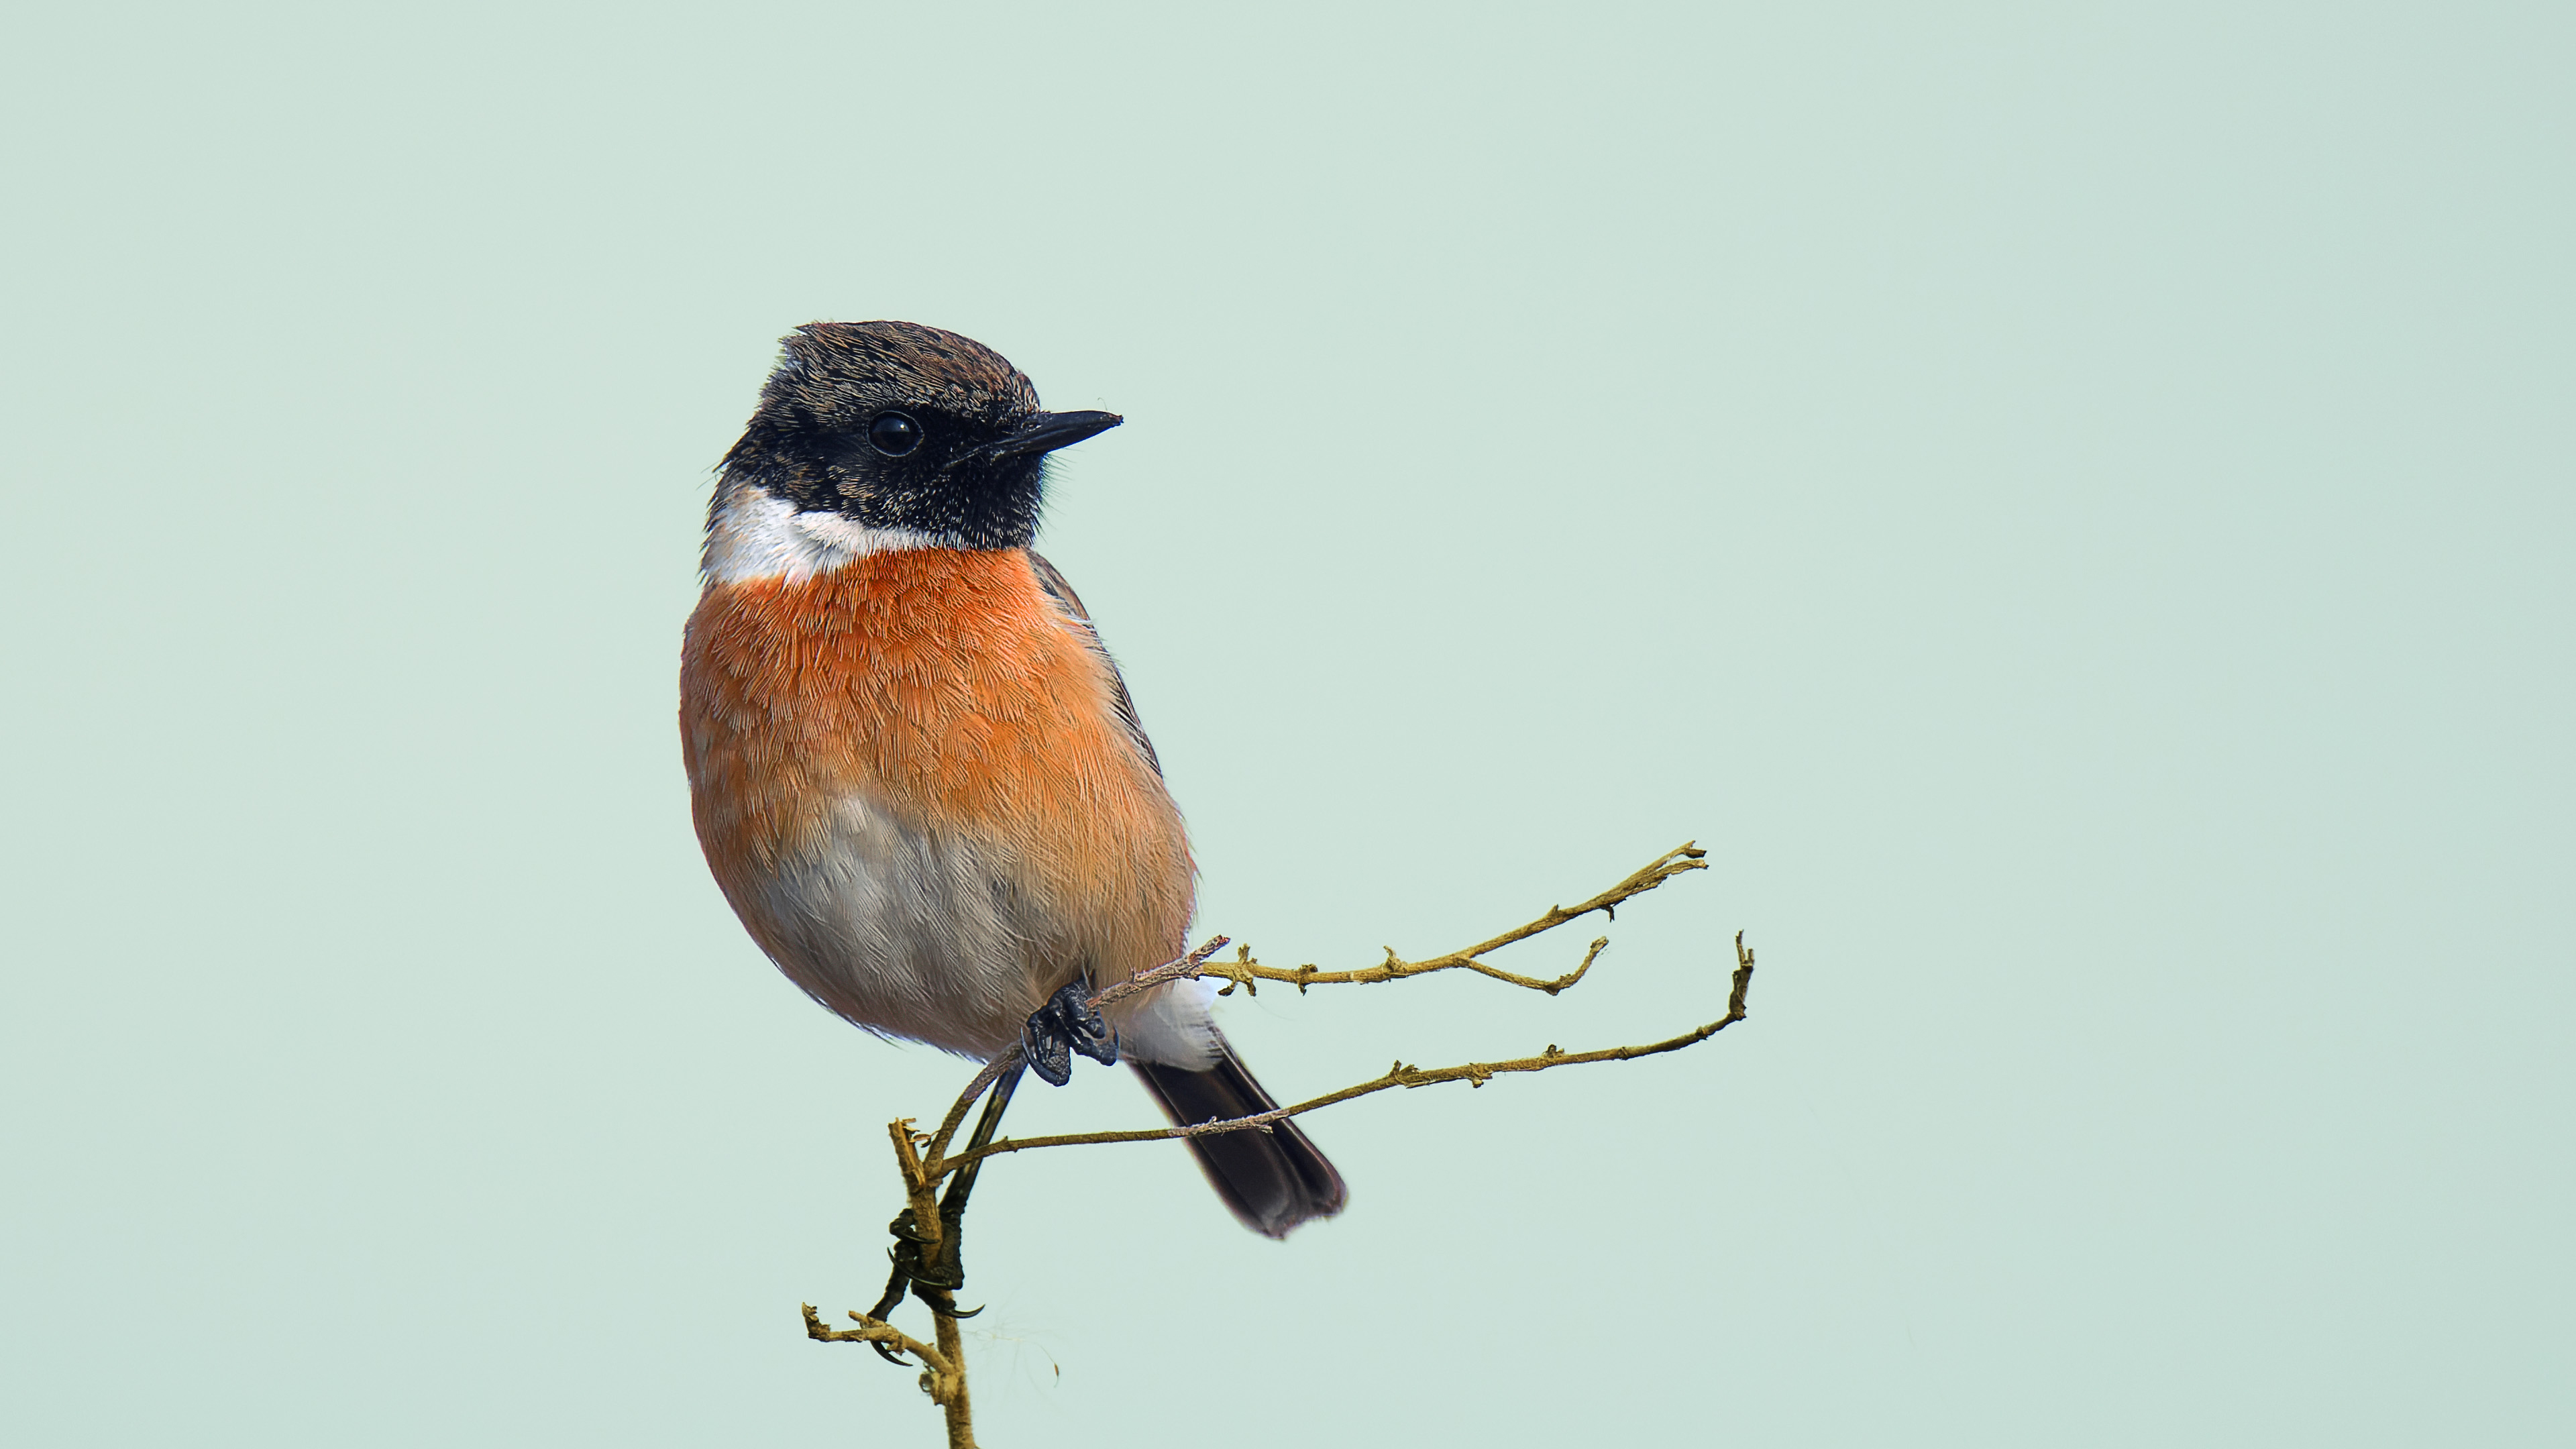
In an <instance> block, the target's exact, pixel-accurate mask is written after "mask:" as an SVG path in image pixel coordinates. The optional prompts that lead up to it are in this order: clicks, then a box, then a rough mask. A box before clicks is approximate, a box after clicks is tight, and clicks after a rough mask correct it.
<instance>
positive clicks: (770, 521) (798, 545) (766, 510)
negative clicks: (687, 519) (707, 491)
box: [699, 486, 951, 584]
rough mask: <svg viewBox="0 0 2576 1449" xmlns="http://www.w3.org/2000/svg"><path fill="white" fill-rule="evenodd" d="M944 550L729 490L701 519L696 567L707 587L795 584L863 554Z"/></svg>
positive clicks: (906, 535)
mask: <svg viewBox="0 0 2576 1449" xmlns="http://www.w3.org/2000/svg"><path fill="white" fill-rule="evenodd" d="M950 546H951V545H950V544H949V543H948V542H947V540H945V539H942V538H939V537H937V536H936V535H933V534H927V533H916V532H914V531H913V530H911V529H908V528H868V527H865V526H864V525H861V524H858V523H853V522H852V521H850V520H849V519H847V518H844V517H842V516H841V515H839V514H837V513H799V512H797V511H796V505H795V504H793V503H790V502H788V501H787V500H786V499H784V498H780V497H778V496H776V495H775V494H772V493H771V492H769V491H768V490H767V489H765V488H757V487H750V486H735V487H729V488H721V491H719V492H718V493H717V495H716V503H715V507H714V508H713V509H712V510H711V511H709V513H708V514H707V546H706V552H705V553H704V554H703V555H701V556H700V559H699V568H700V569H701V570H703V571H704V572H705V574H706V576H707V580H708V582H710V583H719V584H738V583H745V582H748V581H750V580H753V579H775V578H784V579H786V580H787V581H788V582H789V583H795V582H798V581H799V580H803V579H810V578H812V577H814V576H815V575H816V574H823V573H829V572H831V571H832V570H834V569H836V568H839V567H840V566H841V565H843V564H845V563H848V562H849V561H850V560H852V559H854V558H859V557H862V556H864V555H867V554H872V553H890V552H892V551H894V550H896V549H905V548H946V547H950Z"/></svg>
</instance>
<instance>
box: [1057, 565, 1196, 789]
mask: <svg viewBox="0 0 2576 1449" xmlns="http://www.w3.org/2000/svg"><path fill="white" fill-rule="evenodd" d="M1029 567H1030V568H1032V569H1034V570H1035V571H1036V572H1037V576H1038V585H1039V587H1041V588H1043V589H1045V590H1046V592H1047V597H1048V598H1050V599H1052V600H1054V601H1055V606H1056V609H1057V611H1058V612H1059V613H1061V614H1062V615H1063V616H1064V621H1065V627H1066V628H1069V629H1071V630H1072V631H1073V632H1074V634H1075V636H1076V637H1078V638H1079V639H1081V640H1082V642H1083V646H1084V647H1085V648H1087V649H1089V650H1090V651H1091V652H1092V653H1094V654H1096V655H1098V656H1099V657H1100V662H1101V663H1102V664H1105V665H1107V666H1108V667H1109V683H1110V687H1111V688H1113V689H1115V690H1116V691H1117V695H1118V697H1117V700H1116V704H1117V708H1118V722H1119V723H1120V724H1123V725H1125V726H1126V727H1127V737H1128V738H1129V739H1131V740H1134V741H1135V742H1136V752H1137V753H1138V754H1141V755H1143V756H1144V757H1145V763H1146V764H1147V765H1149V766H1151V767H1152V768H1153V771H1154V773H1155V774H1156V775H1160V774H1162V773H1163V762H1162V761H1161V760H1159V759H1157V758H1155V755H1154V742H1153V741H1152V740H1150V739H1147V738H1146V737H1145V722H1144V721H1143V720H1140V719H1138V718H1137V717H1136V701H1135V700H1134V699H1133V698H1131V697H1130V696H1129V695H1128V693H1127V677H1126V676H1125V675H1123V674H1120V673H1119V672H1118V661H1117V660H1115V659H1112V658H1110V657H1109V646H1107V645H1105V644H1103V643H1101V642H1100V631H1099V630H1098V629H1096V628H1094V627H1093V626H1092V623H1091V613H1090V611H1089V610H1087V609H1085V608H1083V607H1082V596H1081V595H1080V594H1077V593H1075V592H1074V591H1073V585H1072V584H1071V583H1070V582H1068V581H1067V580H1066V578H1065V576H1064V574H1063V573H1062V572H1061V571H1059V570H1058V569H1057V568H1056V566H1055V565H1054V564H1051V563H1048V562H1047V561H1046V557H1045V555H1043V554H1041V553H1039V552H1038V551H1037V550H1035V549H1031V550H1029Z"/></svg>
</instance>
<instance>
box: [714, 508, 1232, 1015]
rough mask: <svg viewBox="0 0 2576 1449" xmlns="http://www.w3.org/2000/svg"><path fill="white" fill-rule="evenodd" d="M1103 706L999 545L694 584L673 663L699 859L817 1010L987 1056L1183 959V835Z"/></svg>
mask: <svg viewBox="0 0 2576 1449" xmlns="http://www.w3.org/2000/svg"><path fill="white" fill-rule="evenodd" d="M1111 689H1112V686H1111V684H1110V679H1109V675H1108V670H1107V666H1106V665H1105V664H1104V663H1102V662H1101V661H1100V660H1099V659H1098V657H1097V656H1096V655H1094V654H1092V653H1091V651H1090V650H1089V649H1088V648H1087V647H1086V646H1085V645H1084V644H1083V643H1082V642H1081V640H1079V639H1078V638H1077V637H1076V636H1075V635H1074V634H1073V633H1072V632H1071V631H1070V630H1069V629H1068V628H1067V627H1066V626H1065V625H1064V623H1063V622H1062V620H1061V616H1060V615H1058V614H1057V613H1056V612H1055V611H1054V607H1053V605H1052V604H1050V603H1049V602H1048V601H1047V599H1046V597H1045V595H1044V593H1043V591H1042V590H1041V589H1040V588H1039V586H1038V584H1037V581H1036V579H1035V576H1034V575H1033V574H1032V573H1031V572H1030V568H1029V564H1028V560H1027V556H1026V555H1025V554H1022V553H1019V552H1017V551H1011V550H992V551H966V550H951V549H916V550H905V551H901V552H894V553H887V554H880V555H872V556H869V557H864V558H860V559H857V560H854V561H852V562H851V563H849V564H848V565H845V566H844V567H842V568H841V569H838V570H835V571H833V572H831V573H829V574H824V575H818V576H816V577H814V578H811V579H806V580H799V581H792V582H791V581H786V580H779V579H768V580H754V581H749V582H742V583H725V584H718V585H715V586H713V587H710V588H709V589H708V590H707V593H706V595H705V597H704V598H702V599H701V600H700V603H699V606H698V609H697V612H696V613H695V614H694V615H693V616H692V617H691V619H690V623H689V633H688V642H687V646H686V649H685V652H684V656H683V663H682V670H681V731H682V736H683V743H684V746H685V752H686V756H687V763H688V767H689V779H690V785H691V790H692V797H693V804H694V807H695V815H696V819H697V825H698V835H699V840H700V842H701V844H702V845H703V846H704V847H705V849H706V854H707V860H708V863H709V865H710V866H711V867H713V869H714V873H715V876H716V879H717V881H718V883H719V884H720V885H722V887H723V889H724V891H725V894H726V896H727V897H728V899H730V900H731V902H732V903H733V906H734V908H735V909H736V911H738V912H739V913H740V914H741V916H742V918H743V921H744V923H745V925H746V926H748V927H749V928H750V929H751V932H752V934H753V936H754V938H755V939H757V940H758V941H759V943H760V945H761V947H762V949H764V950H765V951H767V952H768V953H769V955H770V956H771V958H772V959H774V960H775V961H776V962H777V963H778V965H779V967H780V968H781V969H782V970H784V971H785V972H786V973H787V974H788V976H789V977H790V978H792V979H793V980H795V981H796V983H797V984H798V985H799V986H802V987H803V988H804V989H805V990H806V991H807V992H809V993H810V994H812V995H813V996H814V997H815V998H816V999H817V1000H819V1001H821V1002H822V1003H823V1004H824V1005H826V1006H829V1007H831V1008H832V1009H833V1010H834V1011H836V1012H838V1013H840V1014H841V1015H843V1016H845V1017H847V1018H849V1019H850V1020H852V1021H855V1022H858V1023H859V1024H861V1025H863V1026H866V1027H869V1028H870V1029H872V1030H876V1031H880V1032H885V1033H887V1034H889V1035H895V1036H903V1037H910V1038H913V1039H916V1040H921V1041H927V1042H931V1043H934V1044H936V1045H939V1046H942V1047H947V1048H949V1049H951V1050H954V1051H959V1052H965V1053H968V1054H970V1055H977V1056H984V1055H989V1054H990V1053H992V1052H993V1051H996V1050H998V1049H1000V1048H1001V1047H1002V1046H1004V1045H1006V1044H1007V1043H1008V1042H1009V1041H1010V1040H1012V1039H1013V1037H1014V1036H1015V1035H1016V1033H1017V1031H1018V1029H1019V1026H1020V1023H1021V1022H1022V1021H1024V1020H1025V1019H1026V1018H1027V1016H1028V1013H1029V1012H1030V1011H1032V1010H1034V1009H1036V1007H1037V1006H1038V1005H1039V1004H1041V1003H1042V1002H1043V1001H1044V1000H1045V999H1046V997H1047V996H1048V995H1049V994H1051V993H1052V992H1053V991H1054V990H1055V988H1056V987H1058V986H1061V985H1062V984H1063V983H1064V982H1066V981H1069V980H1071V979H1073V978H1074V977H1076V976H1078V975H1088V976H1090V977H1091V978H1092V979H1093V980H1095V981H1108V980H1115V979H1119V978H1122V977H1124V976H1126V975H1128V974H1130V973H1132V972H1134V971H1137V970H1141V969H1144V968H1146V967H1149V966H1153V965H1156V964H1158V963H1160V962H1162V961H1165V960H1168V959H1170V958H1171V957H1172V956H1175V955H1177V954H1179V952H1180V950H1181V949H1182V945H1183V935H1184V933H1185V931H1186V930H1187V927H1188V923H1189V915H1190V904H1191V902H1190V897H1191V865H1190V857H1189V846H1188V841H1187V838H1186V836H1185V834H1184V833H1183V830H1182V827H1181V822H1180V816H1179V812H1178V810H1177V809H1176V808H1175V807H1174V806H1173V804H1172V802H1171V799H1170V796H1169V795H1168V794H1166V793H1165V791H1164V790H1163V787H1162V781H1161V779H1160V777H1159V776H1157V775H1156V774H1155V773H1154V771H1153V770H1152V768H1151V767H1150V766H1149V765H1147V764H1146V763H1145V761H1144V759H1143V758H1142V756H1141V755H1140V753H1139V752H1138V750H1137V749H1136V747H1135V746H1134V745H1133V744H1132V742H1131V741H1130V740H1129V739H1128V737H1127V735H1126V732H1125V730H1124V727H1123V726H1122V725H1121V724H1120V723H1119V721H1118V719H1117V717H1116V714H1115V710H1114V706H1113V704H1112V693H1111Z"/></svg>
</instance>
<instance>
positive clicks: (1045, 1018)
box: [1020, 981, 1118, 1087]
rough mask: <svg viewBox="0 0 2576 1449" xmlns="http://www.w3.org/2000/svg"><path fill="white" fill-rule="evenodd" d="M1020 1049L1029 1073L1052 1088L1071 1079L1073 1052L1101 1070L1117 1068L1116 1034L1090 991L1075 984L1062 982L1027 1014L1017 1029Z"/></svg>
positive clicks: (1077, 982)
mask: <svg viewBox="0 0 2576 1449" xmlns="http://www.w3.org/2000/svg"><path fill="white" fill-rule="evenodd" d="M1020 1049H1021V1051H1022V1052H1023V1053H1024V1054H1025V1055H1026V1056H1027V1057H1028V1062H1029V1070H1030V1071H1033V1072H1035V1073H1037V1074H1038V1075H1039V1076H1040V1077H1041V1078H1044V1079H1045V1081H1046V1082H1047V1084H1048V1085H1050V1086H1056V1087H1061V1086H1063V1085H1064V1084H1065V1083H1067V1082H1070V1081H1072V1080H1073V1058H1074V1054H1075V1053H1076V1052H1079V1053H1081V1054H1082V1055H1084V1056H1086V1057H1089V1058H1091V1059H1092V1060H1093V1061H1095V1062H1098V1063H1100V1064H1101V1065H1102V1066H1104V1067H1114V1066H1116V1065H1118V1033H1116V1032H1114V1031H1112V1030H1110V1029H1109V1021H1108V1019H1107V1018H1106V1017H1103V1016H1102V1015H1101V1014H1100V1008H1098V1007H1097V1006H1094V1005H1092V1003H1091V992H1090V990H1089V989H1088V988H1087V987H1085V986H1084V985H1083V984H1082V983H1081V982H1079V981H1069V982H1066V983H1065V986H1064V989H1063V990H1061V991H1058V992H1057V993H1056V994H1055V995H1054V997H1052V998H1051V999H1049V1000H1048V1002H1047V1004H1046V1005H1044V1006H1041V1007H1039V1008H1038V1009H1037V1010H1035V1011H1033V1012H1030V1013H1029V1020H1028V1025H1026V1026H1024V1027H1022V1028H1021V1029H1020Z"/></svg>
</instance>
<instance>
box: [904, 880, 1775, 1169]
mask: <svg viewBox="0 0 2576 1449" xmlns="http://www.w3.org/2000/svg"><path fill="white" fill-rule="evenodd" d="M1602 944H1604V943H1602V942H1595V943H1594V949H1595V951H1598V949H1599V947H1600V946H1601V945H1602ZM1735 958H1736V964H1735V978H1734V981H1733V984H1732V986H1731V988H1730V989H1729V991H1728V992H1727V1001H1726V1015H1724V1016H1721V1017H1719V1018H1718V1019H1717V1020H1715V1021H1712V1022H1710V1023H1708V1024H1707V1025H1706V1026H1701V1027H1696V1028H1694V1029H1692V1030H1690V1031H1686V1032H1683V1033H1682V1034H1681V1035H1680V1036H1676V1037H1670V1038H1667V1039H1665V1040H1663V1041H1659V1042H1649V1043H1647V1044H1646V1045H1644V1046H1617V1047H1603V1048H1601V1049H1600V1050H1598V1051H1588V1052H1569V1051H1565V1050H1563V1049H1561V1048H1559V1047H1558V1046H1557V1045H1556V1044H1555V1043H1553V1042H1551V1043H1549V1044H1548V1047H1547V1049H1546V1050H1545V1051H1543V1052H1540V1053H1539V1054H1538V1055H1537V1056H1534V1057H1514V1058H1512V1059H1510V1060H1508V1061H1499V1062H1463V1063H1460V1064H1459V1065H1457V1066H1454V1067H1433V1068H1429V1069H1425V1068H1422V1067H1416V1066H1409V1065H1407V1064H1406V1063H1405V1062H1403V1061H1402V1060H1400V1059H1399V1060H1398V1061H1397V1062H1396V1064H1395V1065H1394V1066H1393V1067H1391V1068H1389V1069H1388V1071H1387V1074H1386V1075H1385V1076H1383V1077H1378V1078H1375V1079H1373V1080H1370V1081H1366V1082H1361V1083H1359V1084H1358V1085H1356V1086H1350V1087H1344V1088H1342V1089H1341V1090H1340V1091H1338V1092H1327V1093H1325V1094H1324V1095H1323V1096H1320V1097H1315V1098H1310V1099H1309V1100H1307V1101H1303V1102H1299V1103H1297V1104H1296V1105H1295V1106H1293V1107H1274V1108H1272V1109H1271V1110H1269V1111H1267V1112H1256V1113H1254V1114H1252V1115H1251V1116H1248V1117H1230V1118H1226V1119H1224V1120H1221V1121H1213V1122H1201V1123H1197V1124H1194V1125H1190V1126H1182V1127H1145V1128H1138V1129H1136V1130H1134V1131H1126V1132H1066V1133H1059V1134H1056V1135H1054V1136H1048V1137H1005V1138H1003V1139H1002V1140H1001V1141H999V1142H996V1143H994V1144H993V1145H991V1146H990V1147H986V1148H984V1149H983V1150H981V1151H979V1152H965V1153H960V1154H958V1155H957V1156H956V1157H953V1158H949V1159H947V1160H946V1161H944V1162H942V1163H940V1164H939V1170H941V1171H943V1172H955V1171H956V1170H957V1169H959V1168H961V1167H964V1166H966V1165H967V1164H969V1163H972V1162H978V1161H981V1160H982V1159H984V1158H987V1157H999V1156H1001V1155H1002V1154H1003V1153H1006V1152H1028V1151H1032V1150H1034V1149H1036V1148H1040V1147H1087V1146H1092V1145H1095V1144H1100V1143H1108V1142H1161V1141H1167V1140H1169V1139H1171V1138H1175V1137H1205V1136H1210V1135H1213V1134H1215V1133H1219V1132H1242V1131H1247V1130H1261V1129H1266V1128H1267V1127H1268V1126H1269V1125H1270V1124H1271V1123H1273V1122H1284V1121H1286V1120H1287V1119H1289V1118H1291V1117H1300V1116H1304V1115H1305V1114H1306V1113H1308V1112H1315V1111H1321V1110H1322V1109H1324V1108H1326V1107H1330V1106H1334V1105H1336V1104H1339V1103H1342V1102H1348V1101H1351V1100H1353V1099H1355V1098H1359V1097H1366V1096H1370V1095H1372V1094H1374V1093H1378V1092H1383V1091H1386V1090H1388V1089H1390V1088H1393V1087H1431V1086H1437V1085H1439V1084H1440V1083H1442V1082H1466V1083H1469V1084H1471V1085H1473V1086H1478V1087H1481V1086H1483V1085H1485V1083H1487V1082H1489V1081H1492V1080H1493V1079H1494V1078H1495V1077H1498V1076H1502V1075H1504V1074H1505V1073H1509V1072H1544V1071H1548V1070H1551V1069H1553V1068H1556V1067H1574V1066H1583V1065H1586V1064H1589V1063H1592V1062H1625V1061H1634V1060H1636V1059H1637V1058H1639V1057H1651V1056H1660V1055H1662V1054H1663V1053H1665V1052H1677V1051H1680V1050H1682V1049H1683V1048H1684V1047H1693V1046H1697V1045H1699V1044H1700V1043H1701V1042H1704V1041H1706V1040H1708V1039H1709V1038H1710V1037H1713V1036H1715V1035H1717V1034H1718V1033H1719V1032H1721V1031H1724V1030H1726V1029H1727V1028H1728V1027H1730V1026H1733V1025H1734V1024H1735V1023H1737V1022H1739V1021H1742V1020H1743V1019H1744V1015H1745V1005H1744V998H1745V993H1746V992H1747V991H1749V990H1750V989H1751V988H1752V985H1753V951H1752V948H1750V947H1748V946H1746V945H1745V944H1744V935H1743V933H1742V932H1740V931H1739V932H1737V933H1736V937H1735Z"/></svg>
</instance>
